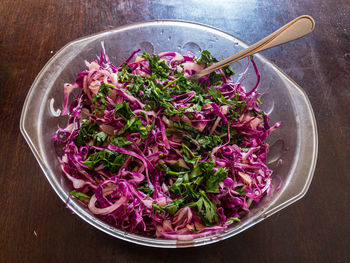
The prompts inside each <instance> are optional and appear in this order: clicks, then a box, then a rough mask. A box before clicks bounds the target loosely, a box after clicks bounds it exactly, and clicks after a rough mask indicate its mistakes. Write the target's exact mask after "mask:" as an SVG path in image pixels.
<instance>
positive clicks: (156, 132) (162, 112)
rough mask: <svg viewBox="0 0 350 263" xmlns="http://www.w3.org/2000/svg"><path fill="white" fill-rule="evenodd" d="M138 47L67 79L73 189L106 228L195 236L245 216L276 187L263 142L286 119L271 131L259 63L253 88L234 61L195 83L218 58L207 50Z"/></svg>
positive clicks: (67, 157) (60, 135) (67, 147)
mask: <svg viewBox="0 0 350 263" xmlns="http://www.w3.org/2000/svg"><path fill="white" fill-rule="evenodd" d="M138 52H139V50H137V51H135V52H133V53H132V55H131V56H130V57H129V58H128V59H127V60H126V61H125V62H124V63H122V64H121V65H119V66H115V65H113V64H112V63H111V62H110V60H109V58H108V56H107V55H106V52H105V48H104V47H103V50H102V51H101V54H100V56H99V57H98V58H97V59H96V60H94V61H92V62H91V63H89V62H86V65H87V67H88V69H87V70H84V71H83V72H80V73H78V78H77V79H76V81H75V83H74V84H73V85H72V84H65V85H64V107H63V110H62V115H67V114H69V121H68V125H67V127H66V128H64V129H62V128H60V129H58V131H57V133H56V135H55V136H54V140H55V142H56V144H57V146H59V147H61V148H62V150H63V154H62V155H61V156H60V157H59V161H60V164H61V168H62V171H63V174H64V176H65V177H66V178H67V179H68V180H69V181H70V182H71V184H72V187H73V189H74V190H73V191H72V192H71V195H72V196H75V197H76V198H79V199H80V200H81V201H83V202H85V203H86V204H87V207H88V208H89V210H90V211H91V212H92V213H93V214H95V215H96V216H97V217H99V218H100V219H101V220H103V221H105V222H107V223H108V224H110V225H112V226H115V227H117V228H119V229H122V230H125V231H127V232H131V233H136V234H141V235H145V236H151V237H160V238H167V239H179V240H190V239H193V238H196V237H201V236H205V235H209V234H212V233H215V232H218V231H220V230H222V229H226V228H227V227H228V226H229V225H231V224H233V223H234V222H239V221H240V218H242V216H244V214H246V213H247V211H249V207H250V205H251V204H252V202H259V201H260V199H261V198H262V197H263V196H264V195H265V194H266V193H267V194H268V193H269V191H270V185H271V174H272V171H271V170H270V169H269V168H268V167H267V165H266V156H267V153H268V151H269V145H268V144H267V143H266V142H265V140H266V138H267V136H268V135H269V133H270V132H271V131H272V130H274V129H276V128H277V127H278V126H279V125H280V124H281V123H280V122H278V123H276V124H275V125H274V126H272V127H270V126H269V123H268V120H269V118H268V116H267V115H266V114H265V113H264V112H263V111H262V110H261V109H260V106H259V104H260V103H261V102H260V100H259V96H260V95H259V93H258V92H257V91H256V90H257V87H258V85H259V82H260V74H259V71H258V68H257V66H256V64H255V62H254V60H253V59H252V58H250V59H251V62H252V64H253V66H254V69H255V72H256V75H257V83H256V85H255V86H254V87H253V88H252V89H251V90H249V91H246V89H245V88H244V87H243V86H242V83H241V82H238V83H235V82H233V80H232V76H233V75H234V72H233V71H232V69H231V68H230V67H229V66H227V67H224V68H223V69H220V70H217V71H216V72H213V73H211V74H210V75H207V76H204V77H202V78H200V79H199V80H198V82H197V81H196V82H193V81H190V80H189V79H188V77H189V76H191V75H193V74H195V73H196V72H198V71H199V70H202V69H203V68H205V67H208V66H209V65H211V64H212V63H215V62H217V60H216V59H215V58H214V57H213V56H212V55H211V54H210V53H209V52H208V51H203V52H202V53H201V56H200V57H199V58H195V57H193V56H191V55H187V56H183V55H181V54H178V53H176V52H163V53H160V54H158V55H150V54H147V53H143V54H142V55H141V56H138V55H137V53H138ZM134 57H135V59H134V60H133V61H132V59H133V58H134ZM249 62H250V61H249ZM248 66H249V63H248ZM243 80H244V78H243ZM241 81H242V80H241ZM74 89H78V90H79V92H78V95H76V97H75V98H74V100H73V102H72V103H71V104H70V105H69V106H68V98H69V95H70V93H71V92H72V91H73V90H74Z"/></svg>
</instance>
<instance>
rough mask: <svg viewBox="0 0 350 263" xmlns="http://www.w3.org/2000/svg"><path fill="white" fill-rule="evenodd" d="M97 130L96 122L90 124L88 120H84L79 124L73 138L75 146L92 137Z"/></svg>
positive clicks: (79, 145) (81, 144)
mask: <svg viewBox="0 0 350 263" xmlns="http://www.w3.org/2000/svg"><path fill="white" fill-rule="evenodd" d="M97 130H98V124H97V123H93V124H91V123H90V121H85V122H84V124H83V125H81V126H80V130H79V133H78V135H77V136H76V137H75V138H74V139H73V142H74V143H75V145H76V146H78V147H81V146H83V145H84V144H85V141H86V140H87V139H88V138H90V137H92V136H93V135H94V134H95V133H96V132H97Z"/></svg>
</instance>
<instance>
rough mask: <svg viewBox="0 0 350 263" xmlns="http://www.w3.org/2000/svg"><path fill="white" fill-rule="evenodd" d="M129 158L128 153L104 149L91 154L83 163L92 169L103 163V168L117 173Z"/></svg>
mask: <svg viewBox="0 0 350 263" xmlns="http://www.w3.org/2000/svg"><path fill="white" fill-rule="evenodd" d="M127 158H128V155H125V154H121V153H118V152H113V151H109V150H105V149H103V150H101V151H98V152H95V153H92V154H90V155H89V156H88V158H87V159H86V160H85V161H84V162H83V164H84V165H86V166H87V167H89V169H91V170H93V169H94V168H95V167H96V166H98V165H101V164H103V169H105V170H109V171H111V172H112V173H115V172H117V171H118V170H119V169H120V167H122V165H123V164H124V163H125V161H126V159H127Z"/></svg>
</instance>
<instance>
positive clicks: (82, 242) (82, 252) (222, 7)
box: [0, 0, 350, 263]
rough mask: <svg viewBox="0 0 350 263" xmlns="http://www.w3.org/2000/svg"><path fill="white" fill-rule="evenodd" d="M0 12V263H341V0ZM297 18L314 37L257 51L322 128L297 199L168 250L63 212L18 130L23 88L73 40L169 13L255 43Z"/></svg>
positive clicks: (344, 154)
mask: <svg viewBox="0 0 350 263" xmlns="http://www.w3.org/2000/svg"><path fill="white" fill-rule="evenodd" d="M0 14H1V16H0V51H1V52H0V55H1V57H0V196H1V201H0V262H6V263H7V262H153V263H154V262H181V261H184V262H187V261H190V262H350V228H349V225H350V212H349V209H350V207H349V204H350V198H349V197H350V191H349V190H350V188H349V184H350V161H349V157H350V150H349V149H350V147H349V143H350V75H349V74H350V16H349V14H350V2H349V1H348V0H328V1H323V0H313V1H312V0H309V1H298V0H289V1H288V0H261V1H256V0H240V1H229V0H222V1H221V0H217V1H205V0H202V1H176V0H163V1H142V0H141V1H107V0H104V1H103V0H99V1H96V0H94V1H89V0H86V1H83V0H80V1H78V0H69V1H63V0H51V1H43V0H22V1H20V0H1V1H0ZM302 14H310V15H312V16H313V17H314V18H315V20H316V24H317V26H316V30H315V31H314V32H313V33H312V35H310V36H308V37H305V38H303V39H301V40H298V41H295V42H293V43H290V44H287V45H285V46H283V48H281V47H277V48H275V49H272V50H269V51H266V52H264V55H265V56H266V57H268V58H269V59H271V60H272V61H273V62H275V63H276V64H277V65H278V66H279V67H281V68H282V69H283V70H284V71H285V72H286V73H287V74H289V75H290V76H291V77H292V78H293V79H294V80H295V81H296V82H297V83H299V84H300V85H301V86H302V87H303V88H304V89H305V91H306V93H307V94H308V96H309V98H310V100H311V103H312V105H313V108H314V112H315V115H316V119H317V125H318V132H319V154H318V163H317V168H316V171H315V176H314V179H313V182H312V184H311V187H310V190H309V192H308V193H307V195H306V196H305V197H304V198H303V199H302V200H300V201H298V202H297V203H295V204H293V205H292V206H290V207H288V208H287V209H285V210H283V211H281V212H279V213H278V214H276V215H273V216H272V217H270V218H268V219H267V220H265V221H263V222H262V223H260V224H258V225H256V226H254V227H252V228H250V229H248V230H247V231H245V232H243V233H241V234H239V235H238V236H235V237H233V238H231V239H229V240H225V241H222V242H220V243H216V244H213V245H209V246H206V247H201V248H191V249H182V250H176V251H175V250H166V249H155V248H147V247H141V246H138V245H134V244H130V243H127V242H124V241H120V240H118V239H115V238H113V237H110V236H108V235H106V234H104V233H102V232H100V231H98V230H97V229H95V228H93V227H92V226H90V225H88V224H86V223H84V222H83V221H82V220H81V219H80V218H78V217H77V216H76V215H72V214H71V213H70V212H69V211H68V210H67V209H66V208H65V205H64V203H63V202H62V201H61V200H60V199H59V198H58V197H57V196H56V194H55V193H54V191H53V190H52V189H51V187H50V185H49V183H48V182H47V180H46V179H45V177H44V175H43V173H42V171H41V170H40V167H39V165H38V164H37V162H36V160H35V158H34V156H33V155H32V153H31V151H30V149H29V147H28V146H27V144H26V143H25V141H24V139H23V137H22V135H21V134H20V131H19V118H20V114H21V109H22V105H23V102H24V99H25V97H26V95H27V92H28V90H29V88H30V85H31V83H32V82H33V80H34V78H35V76H36V75H37V74H38V73H39V71H40V69H41V68H42V67H43V66H44V64H45V63H46V62H47V61H48V59H50V57H52V56H53V55H54V53H55V52H56V51H57V50H58V49H60V48H61V47H62V46H63V45H64V44H66V43H67V42H69V41H71V40H73V39H76V38H78V37H82V36H85V35H89V34H92V33H95V32H98V31H102V30H106V29H109V28H113V27H116V26H120V25H124V24H128V23H132V22H136V21H143V20H151V19H165V18H171V19H183V20H192V21H196V22H201V23H205V24H208V25H211V26H215V27H218V28H220V29H223V30H224V31H227V32H229V33H232V34H234V35H236V36H237V37H239V38H241V39H243V40H245V41H247V42H249V43H252V42H253V41H255V40H258V39H260V38H261V37H263V36H265V35H267V34H268V33H270V32H272V31H273V30H274V29H276V28H277V27H279V26H281V25H283V24H284V23H286V22H288V21H289V20H291V19H293V18H294V17H297V16H299V15H302ZM51 51H53V52H51Z"/></svg>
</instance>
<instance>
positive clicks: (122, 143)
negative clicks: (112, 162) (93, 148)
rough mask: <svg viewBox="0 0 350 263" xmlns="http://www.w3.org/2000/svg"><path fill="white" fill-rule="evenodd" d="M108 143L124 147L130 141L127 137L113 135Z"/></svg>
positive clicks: (129, 143)
mask: <svg viewBox="0 0 350 263" xmlns="http://www.w3.org/2000/svg"><path fill="white" fill-rule="evenodd" d="M110 144H112V145H115V146H119V147H124V146H127V145H131V144H132V142H131V141H129V140H128V139H126V138H124V137H117V136H115V137H114V138H113V139H112V140H111V141H110Z"/></svg>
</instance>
